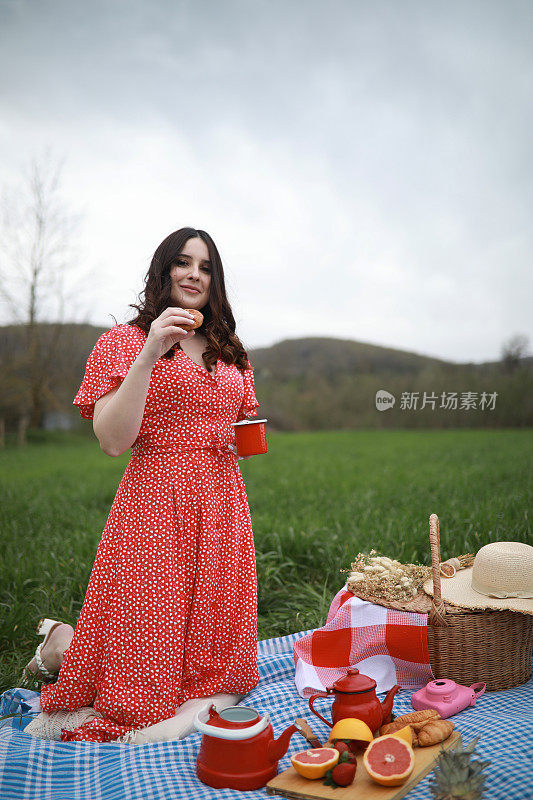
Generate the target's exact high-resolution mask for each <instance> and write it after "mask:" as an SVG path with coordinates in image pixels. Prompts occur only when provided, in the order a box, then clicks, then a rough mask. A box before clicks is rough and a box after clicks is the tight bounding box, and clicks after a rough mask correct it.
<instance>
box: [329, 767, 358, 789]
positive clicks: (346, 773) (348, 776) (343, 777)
mask: <svg viewBox="0 0 533 800" xmlns="http://www.w3.org/2000/svg"><path fill="white" fill-rule="evenodd" d="M356 769H357V764H351V763H349V762H346V763H344V764H337V765H336V766H335V767H333V769H332V770H331V777H332V778H333V780H334V781H335V783H336V784H337V786H349V785H350V783H352V782H353V779H354V778H355V771H356Z"/></svg>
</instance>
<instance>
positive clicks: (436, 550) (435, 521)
mask: <svg viewBox="0 0 533 800" xmlns="http://www.w3.org/2000/svg"><path fill="white" fill-rule="evenodd" d="M429 545H430V547H431V564H432V567H433V601H432V603H431V609H430V611H429V621H430V622H431V624H432V625H435V626H437V627H441V628H442V627H445V626H447V625H448V622H447V621H446V608H445V606H444V602H443V600H442V594H441V587H440V532H439V518H438V517H437V515H436V514H431V516H430V518H429Z"/></svg>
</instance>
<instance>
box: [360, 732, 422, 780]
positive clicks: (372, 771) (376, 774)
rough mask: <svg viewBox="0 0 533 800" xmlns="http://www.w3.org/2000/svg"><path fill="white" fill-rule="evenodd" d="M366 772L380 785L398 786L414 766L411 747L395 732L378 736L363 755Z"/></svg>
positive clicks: (413, 755)
mask: <svg viewBox="0 0 533 800" xmlns="http://www.w3.org/2000/svg"><path fill="white" fill-rule="evenodd" d="M363 763H364V765H365V767H366V770H367V772H368V774H369V775H370V777H371V778H373V780H375V781H376V783H380V784H381V785H382V786H400V784H402V783H404V782H405V781H406V780H407V778H408V777H409V775H410V774H411V772H412V771H413V769H414V766H415V754H414V752H413V748H412V747H411V745H410V744H408V743H407V742H406V741H404V740H403V739H400V738H398V736H397V735H396V734H392V733H389V734H387V735H386V736H378V738H377V739H374V741H372V742H370V744H369V745H368V747H367V749H366V750H365V753H364V755H363Z"/></svg>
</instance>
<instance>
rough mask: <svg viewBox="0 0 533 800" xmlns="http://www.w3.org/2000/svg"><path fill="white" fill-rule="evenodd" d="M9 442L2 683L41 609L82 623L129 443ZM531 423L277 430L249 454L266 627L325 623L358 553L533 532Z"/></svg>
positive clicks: (14, 673)
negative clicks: (436, 534)
mask: <svg viewBox="0 0 533 800" xmlns="http://www.w3.org/2000/svg"><path fill="white" fill-rule="evenodd" d="M32 438H33V439H34V441H33V442H32V443H30V444H29V445H28V446H27V447H26V448H21V449H19V448H16V447H14V446H8V447H7V448H6V449H5V450H3V451H0V473H1V475H2V486H1V491H2V503H1V515H2V517H1V526H2V539H3V548H2V550H3V555H2V562H1V567H0V569H1V573H0V576H1V584H0V585H1V595H0V603H1V612H2V613H1V615H0V647H1V661H0V692H1V691H4V690H5V689H6V688H11V687H13V686H17V685H18V682H19V677H20V673H21V670H22V667H23V665H24V664H25V663H26V662H27V661H28V660H29V658H30V657H31V655H32V652H33V650H34V649H35V646H36V644H37V643H38V641H39V640H38V639H36V637H35V626H36V624H37V621H38V620H39V618H40V617H41V616H47V617H54V618H57V619H62V620H64V621H66V622H70V623H71V624H72V625H75V624H76V620H77V615H78V613H79V611H80V608H81V605H82V602H83V598H84V593H85V589H86V586H87V582H88V579H89V574H90V571H91V567H92V564H93V560H94V556H95V553H96V548H97V545H98V541H99V539H100V536H101V533H102V530H103V528H104V525H105V522H106V519H107V515H108V513H109V509H110V506H111V503H112V502H113V498H114V495H115V492H116V489H117V486H118V484H119V482H120V479H121V477H122V474H123V472H124V469H125V467H126V464H127V462H128V457H129V454H124V455H123V456H121V457H120V458H118V459H112V458H109V457H108V456H106V455H104V454H103V453H102V452H101V450H100V448H99V446H98V443H97V441H96V439H94V438H88V437H87V436H84V435H75V434H59V433H58V434H39V435H37V436H34V437H32ZM532 462H533V430H531V429H520V430H494V431H483V430H461V431H446V430H437V431H377V432H375V431H339V432H332V433H311V434H275V435H271V436H270V438H269V453H268V454H267V455H265V456H257V457H255V458H253V459H251V460H250V461H245V462H241V465H242V472H243V476H244V479H245V482H246V486H247V491H248V499H249V502H250V508H251V512H252V521H253V528H254V535H255V541H256V552H257V567H258V584H259V638H261V639H263V638H268V637H271V636H282V635H284V634H287V633H291V632H294V631H300V630H307V629H309V628H315V627H318V626H320V625H322V624H323V623H324V621H325V617H326V614H327V610H328V608H329V604H330V601H331V599H332V597H333V596H334V594H335V593H336V592H337V591H338V589H339V588H341V586H342V585H343V583H344V580H343V575H342V574H341V573H340V570H341V569H344V568H348V567H349V566H350V563H351V561H352V559H353V557H354V556H355V555H356V553H357V552H359V551H362V550H369V549H371V548H372V547H374V548H376V549H377V550H379V551H381V552H383V553H384V554H386V555H389V556H391V557H395V558H398V559H400V560H402V561H414V560H418V561H422V562H424V563H430V558H429V544H428V517H429V515H430V514H431V513H433V512H434V513H436V514H438V516H439V519H440V529H441V546H442V552H443V557H444V558H446V557H449V556H451V555H458V554H460V553H463V552H467V551H470V552H476V551H477V550H478V549H479V547H481V546H482V545H483V544H486V543H487V542H489V541H493V540H505V539H512V540H518V541H524V542H531V541H532V538H533V537H532V534H531V522H530V517H529V509H530V508H531V488H532V484H531V474H532V467H533V463H532Z"/></svg>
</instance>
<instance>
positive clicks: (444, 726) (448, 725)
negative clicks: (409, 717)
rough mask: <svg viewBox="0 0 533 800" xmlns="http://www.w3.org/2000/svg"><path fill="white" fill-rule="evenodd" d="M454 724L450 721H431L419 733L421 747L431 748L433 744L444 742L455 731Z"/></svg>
mask: <svg viewBox="0 0 533 800" xmlns="http://www.w3.org/2000/svg"><path fill="white" fill-rule="evenodd" d="M454 727H455V726H454V724H453V722H450V720H449V719H435V720H433V719H431V720H429V722H426V724H425V725H424V727H423V728H421V729H420V730H419V731H418V744H419V745H420V747H429V746H430V745H432V744H438V743H439V742H443V741H444V740H445V739H447V738H448V736H449V735H450V734H451V732H452V731H453V729H454Z"/></svg>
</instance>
